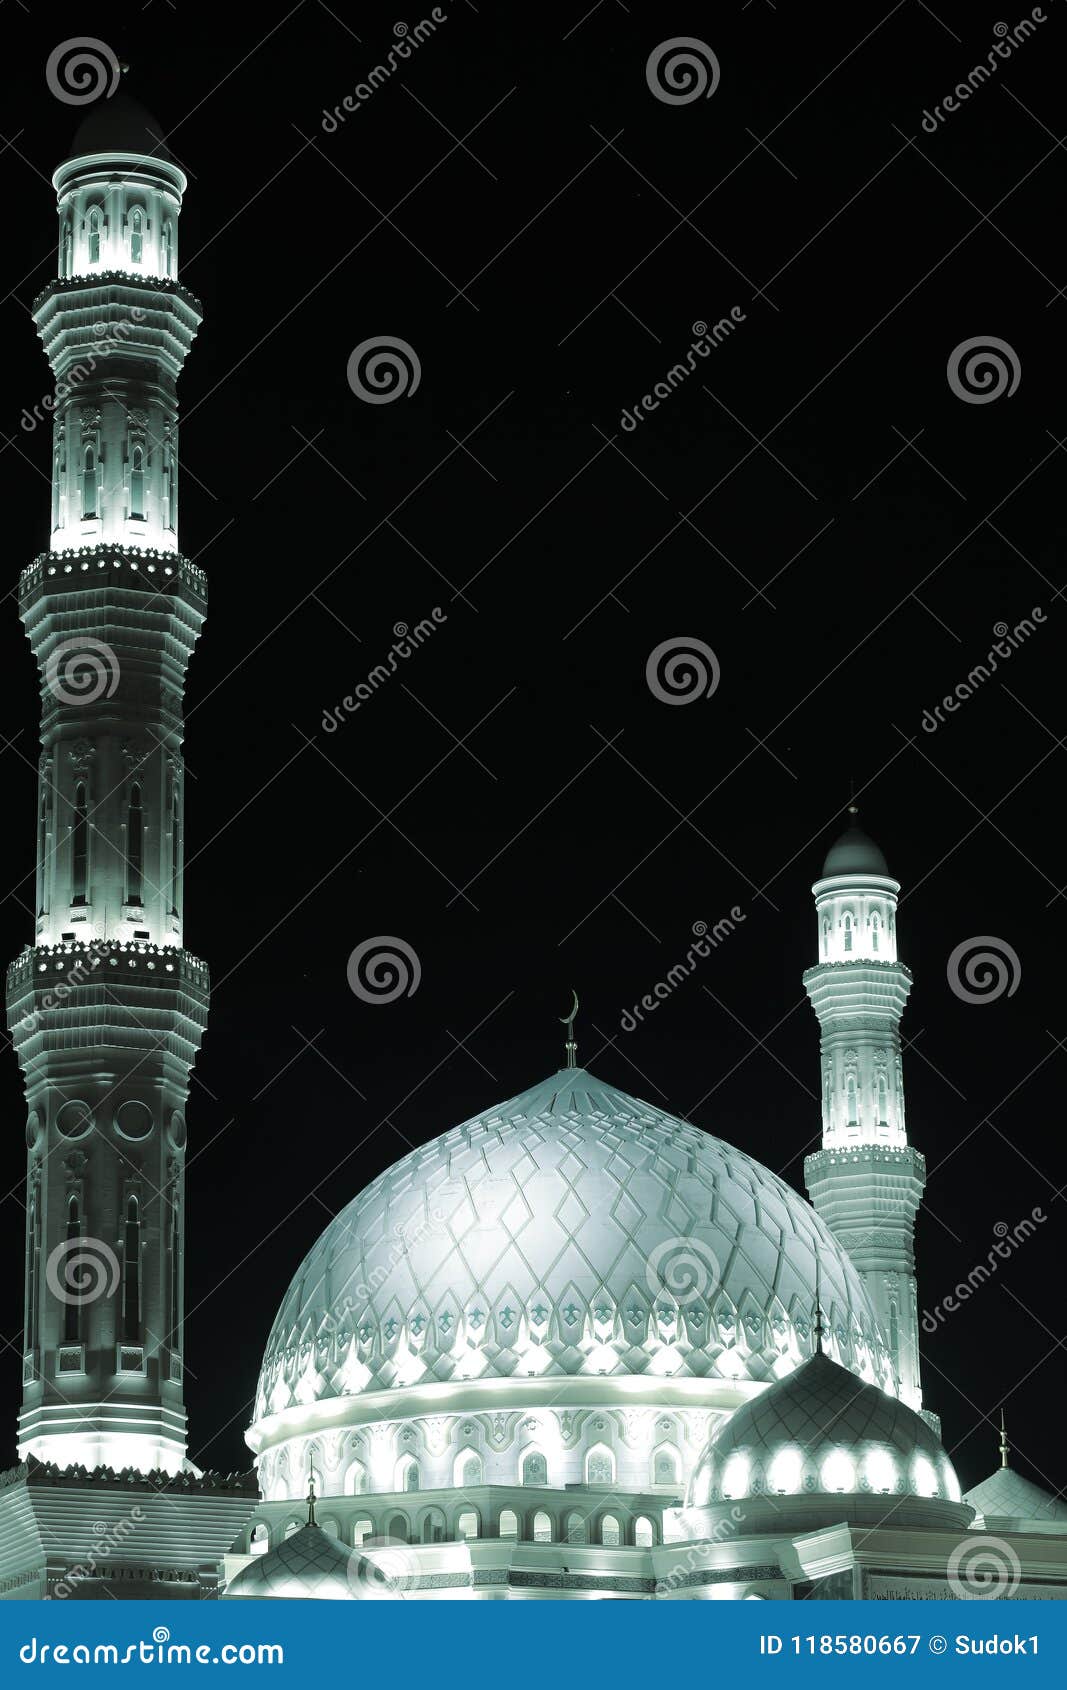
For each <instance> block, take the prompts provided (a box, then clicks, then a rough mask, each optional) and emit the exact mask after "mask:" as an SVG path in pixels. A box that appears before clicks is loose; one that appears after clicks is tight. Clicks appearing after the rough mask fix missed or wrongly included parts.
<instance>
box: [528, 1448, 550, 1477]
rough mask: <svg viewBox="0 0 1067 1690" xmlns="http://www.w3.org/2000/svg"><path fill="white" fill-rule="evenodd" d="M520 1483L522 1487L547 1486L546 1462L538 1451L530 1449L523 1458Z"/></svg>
mask: <svg viewBox="0 0 1067 1690" xmlns="http://www.w3.org/2000/svg"><path fill="white" fill-rule="evenodd" d="M522 1482H523V1484H524V1485H547V1483H548V1462H547V1461H546V1460H545V1458H544V1456H543V1455H542V1454H541V1451H540V1450H538V1449H532V1450H531V1451H530V1453H529V1454H528V1455H525V1456H523V1461H522Z"/></svg>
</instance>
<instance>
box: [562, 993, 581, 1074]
mask: <svg viewBox="0 0 1067 1690" xmlns="http://www.w3.org/2000/svg"><path fill="white" fill-rule="evenodd" d="M571 997H572V998H573V999H574V1002H573V1003H572V1005H571V1012H570V1014H569V1015H561V1016H560V1021H561V1022H562V1023H563V1025H564V1027H566V1029H567V1043H566V1044H565V1045H564V1047H563V1048H564V1050H565V1051H566V1055H567V1060H566V1062H565V1063H564V1064H563V1066H564V1067H565V1068H577V1066H578V1045H577V1041H576V1040H575V1037H574V1018H575V1016H576V1015H577V1013H578V993H577V992H576V991H575V990H574V987H573V986H572V987H571Z"/></svg>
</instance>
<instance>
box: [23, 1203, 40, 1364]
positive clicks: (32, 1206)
mask: <svg viewBox="0 0 1067 1690" xmlns="http://www.w3.org/2000/svg"><path fill="white" fill-rule="evenodd" d="M30 1183H31V1192H30V1201H29V1206H28V1208H27V1210H26V1339H25V1347H26V1349H27V1350H36V1349H37V1346H38V1341H39V1334H38V1331H37V1325H38V1301H39V1298H40V1283H41V1282H40V1270H41V1233H40V1222H39V1216H38V1212H37V1191H36V1189H35V1188H34V1186H33V1178H32V1175H31V1182H30Z"/></svg>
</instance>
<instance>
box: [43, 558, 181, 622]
mask: <svg viewBox="0 0 1067 1690" xmlns="http://www.w3.org/2000/svg"><path fill="white" fill-rule="evenodd" d="M98 586H114V587H121V588H123V590H124V591H126V592H142V593H151V594H152V595H153V596H157V595H159V594H161V593H162V594H167V595H170V596H172V597H173V596H177V595H179V594H181V595H182V596H186V595H187V596H188V597H189V598H190V599H191V600H192V601H193V602H194V604H195V605H196V606H197V607H198V608H199V610H200V611H201V614H202V615H206V614H207V576H206V575H205V574H204V571H203V570H202V569H200V568H198V566H197V565H196V564H195V563H191V562H190V560H189V559H188V558H187V557H183V556H182V554H181V553H180V552H161V551H157V550H155V549H154V548H150V547H144V548H142V547H140V546H113V545H94V546H83V547H81V548H79V550H77V551H73V552H39V553H38V555H37V556H36V557H35V558H34V560H33V562H32V563H31V564H29V565H28V566H27V567H26V568H25V569H24V570H23V571H22V574H21V575H20V576H19V608H20V610H24V609H25V608H26V607H27V606H29V605H31V604H33V603H35V602H36V600H37V599H38V598H40V596H41V595H42V593H49V594H51V593H84V592H86V591H87V590H88V589H89V588H90V587H92V588H95V587H98Z"/></svg>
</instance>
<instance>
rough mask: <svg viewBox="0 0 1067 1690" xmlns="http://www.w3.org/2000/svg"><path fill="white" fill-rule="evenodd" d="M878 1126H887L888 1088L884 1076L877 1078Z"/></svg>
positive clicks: (880, 1075)
mask: <svg viewBox="0 0 1067 1690" xmlns="http://www.w3.org/2000/svg"><path fill="white" fill-rule="evenodd" d="M878 1124H879V1126H881V1127H885V1126H888V1125H889V1087H888V1086H887V1085H886V1078H885V1075H884V1074H879V1076H878Z"/></svg>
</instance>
